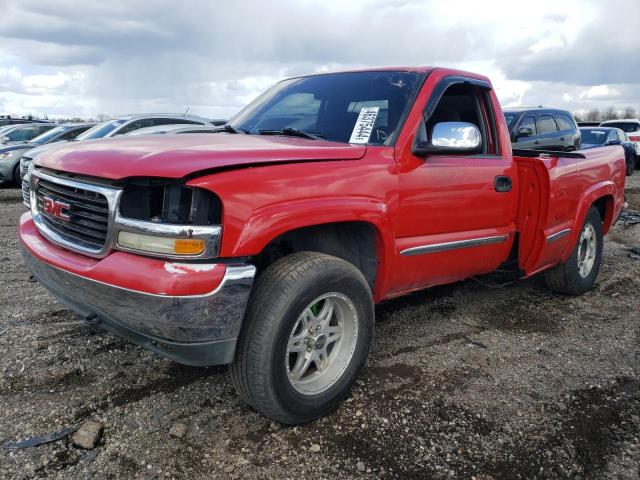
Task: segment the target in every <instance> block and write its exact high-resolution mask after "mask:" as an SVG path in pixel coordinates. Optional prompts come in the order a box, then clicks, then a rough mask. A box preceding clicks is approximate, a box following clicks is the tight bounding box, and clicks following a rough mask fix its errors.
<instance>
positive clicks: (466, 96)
mask: <svg viewBox="0 0 640 480" xmlns="http://www.w3.org/2000/svg"><path fill="white" fill-rule="evenodd" d="M480 92H481V89H479V88H478V87H476V86H474V85H471V84H467V83H465V84H454V85H451V86H450V87H449V88H447V89H446V90H445V92H444V94H443V95H442V97H440V100H439V101H438V104H437V105H436V108H435V109H434V110H433V113H432V114H431V116H430V117H429V118H428V119H427V122H426V127H427V135H428V136H429V138H431V135H432V134H433V128H434V127H435V126H436V124H437V123H441V122H467V123H472V124H473V125H475V126H476V127H478V129H479V130H480V134H481V135H482V145H481V147H480V148H479V149H478V151H477V152H471V153H469V154H467V155H477V154H479V153H484V154H488V153H490V152H489V149H488V145H489V143H490V142H489V141H488V134H489V131H490V130H489V128H488V125H487V124H486V121H485V120H486V117H485V116H484V113H483V111H482V105H483V104H482V101H483V100H482V98H481V95H480Z"/></svg>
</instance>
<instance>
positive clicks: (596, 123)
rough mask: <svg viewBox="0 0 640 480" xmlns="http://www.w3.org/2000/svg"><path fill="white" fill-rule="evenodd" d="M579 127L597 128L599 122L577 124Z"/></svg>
mask: <svg viewBox="0 0 640 480" xmlns="http://www.w3.org/2000/svg"><path fill="white" fill-rule="evenodd" d="M578 126H579V127H599V126H600V122H578Z"/></svg>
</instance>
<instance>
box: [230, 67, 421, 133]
mask: <svg viewBox="0 0 640 480" xmlns="http://www.w3.org/2000/svg"><path fill="white" fill-rule="evenodd" d="M421 78H422V75H421V74H419V73H412V72H396V71H379V72H349V73H332V74H326V75H315V76H310V77H302V78H292V79H289V80H284V81H282V82H279V83H277V84H276V85H274V86H273V87H271V88H270V89H269V90H267V91H266V92H265V93H263V94H262V95H261V96H260V97H258V98H257V99H256V100H254V101H253V102H251V103H250V104H249V105H248V106H247V107H245V108H244V109H243V110H242V111H241V112H240V113H238V114H237V115H236V116H235V117H234V118H232V119H231V120H230V121H229V125H231V126H232V127H233V128H235V129H237V130H242V131H245V132H246V133H252V134H260V133H278V132H282V131H283V129H284V130H285V132H284V133H288V132H287V131H286V129H295V130H301V131H303V132H306V133H309V134H312V135H317V136H318V137H320V138H323V139H327V140H331V141H335V142H344V143H363V144H373V145H382V144H384V143H385V142H391V141H392V139H393V137H394V135H395V134H396V130H397V128H398V126H399V125H400V122H401V119H402V118H403V117H404V116H405V114H406V112H407V111H408V109H409V107H410V103H411V99H412V98H413V95H414V94H415V92H416V90H417V88H418V87H419V85H420V80H421ZM289 133H290V132H289Z"/></svg>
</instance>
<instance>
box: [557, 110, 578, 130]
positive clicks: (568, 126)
mask: <svg viewBox="0 0 640 480" xmlns="http://www.w3.org/2000/svg"><path fill="white" fill-rule="evenodd" d="M555 118H556V122H557V123H558V126H559V127H560V130H573V129H574V128H575V127H574V126H573V122H572V121H571V119H570V118H569V116H568V115H565V114H564V113H556V114H555Z"/></svg>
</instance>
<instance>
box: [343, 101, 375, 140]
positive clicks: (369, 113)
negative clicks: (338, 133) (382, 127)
mask: <svg viewBox="0 0 640 480" xmlns="http://www.w3.org/2000/svg"><path fill="white" fill-rule="evenodd" d="M379 109H380V107H364V108H363V109H362V110H360V115H358V120H357V121H356V125H355V127H353V132H351V138H350V139H349V143H367V142H368V141H369V137H370V136H371V132H372V131H373V125H374V124H375V123H376V118H377V117H378V110H379Z"/></svg>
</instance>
